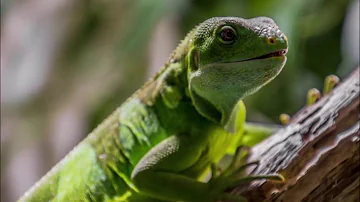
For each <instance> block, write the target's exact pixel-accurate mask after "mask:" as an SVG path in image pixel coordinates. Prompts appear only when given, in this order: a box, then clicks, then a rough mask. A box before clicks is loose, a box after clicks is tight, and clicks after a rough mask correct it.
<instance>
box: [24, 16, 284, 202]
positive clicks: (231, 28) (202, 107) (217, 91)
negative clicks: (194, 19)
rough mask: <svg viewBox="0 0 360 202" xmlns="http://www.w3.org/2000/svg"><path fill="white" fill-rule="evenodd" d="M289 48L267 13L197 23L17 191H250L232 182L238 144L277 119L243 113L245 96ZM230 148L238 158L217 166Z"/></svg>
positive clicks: (121, 195) (215, 196)
mask: <svg viewBox="0 0 360 202" xmlns="http://www.w3.org/2000/svg"><path fill="white" fill-rule="evenodd" d="M287 48H288V45H287V38H286V36H285V35H284V34H283V33H282V32H281V31H280V30H279V28H278V26H277V25H276V23H275V22H274V21H273V20H272V19H270V18H267V17H257V18H252V19H243V18H239V17H215V18H211V19H208V20H206V21H205V22H203V23H200V24H199V25H198V26H196V27H195V28H194V29H193V30H192V31H190V32H189V33H188V35H187V36H186V38H185V39H184V40H183V41H182V42H181V43H180V44H179V46H178V47H177V48H176V50H175V51H174V52H173V54H172V55H171V57H170V59H169V60H168V61H167V62H166V63H165V65H164V66H163V67H162V68H160V70H159V72H158V73H157V74H156V75H155V76H154V77H153V78H152V79H151V80H150V81H148V82H147V83H146V84H145V85H144V86H143V87H142V88H141V89H139V90H138V91H137V92H136V93H134V95H133V96H131V97H130V98H129V99H128V100H127V101H126V102H125V103H123V104H122V105H121V106H120V107H119V108H118V109H117V110H116V111H114V112H113V113H112V114H111V115H110V116H109V117H108V118H107V119H105V120H104V121H103V123H101V124H100V125H99V126H98V127H97V128H96V129H95V130H94V131H93V132H92V133H90V134H89V135H88V136H87V137H86V138H85V139H84V140H83V141H82V142H81V143H79V145H78V146H76V147H75V148H74V149H73V151H71V152H70V153H69V154H68V155H67V156H66V157H65V158H64V159H63V160H62V161H61V162H59V163H58V164H57V165H56V166H55V167H54V168H53V169H52V170H51V171H49V173H48V174H46V175H45V176H44V177H43V178H42V179H41V180H40V181H39V182H37V183H36V184H35V185H34V186H33V187H32V188H31V189H30V190H29V191H28V192H26V193H25V195H24V196H23V197H22V198H20V199H19V201H36V202H38V201H53V202H55V201H56V202H75V201H76V202H77V201H83V202H87V201H92V202H107V201H122V202H125V201H128V202H131V201H136V202H145V201H149V202H150V201H189V202H190V201H191V202H202V201H203V202H211V201H217V200H221V199H232V201H244V200H245V199H244V198H243V197H241V196H237V195H232V194H230V193H227V192H225V190H226V189H228V188H231V187H234V186H236V184H238V183H240V182H242V180H243V179H244V178H243V177H239V176H238V173H239V172H240V171H241V170H239V169H237V167H238V164H239V162H238V161H239V158H237V156H238V155H239V153H240V152H239V151H240V149H237V148H238V147H241V146H242V145H246V146H252V145H254V144H256V143H257V142H260V141H261V140H263V139H264V138H266V137H267V136H269V135H270V134H272V132H273V129H272V128H267V127H263V126H258V125H251V124H247V123H245V116H246V111H245V106H244V104H243V102H242V101H241V100H242V99H243V98H244V97H246V96H248V95H250V94H252V93H255V92H256V91H257V90H259V89H260V88H261V87H263V86H264V85H265V84H267V83H268V82H270V81H271V80H272V79H274V78H275V77H276V76H277V75H278V74H279V73H280V71H281V70H282V68H283V67H284V65H285V62H286V56H285V54H286V52H287ZM225 154H235V156H234V161H233V162H232V163H231V164H230V166H229V168H228V169H226V170H225V171H224V172H223V173H221V174H216V172H215V170H216V169H215V168H216V164H217V163H218V162H219V160H220V159H221V158H222V157H223V156H224V155H225ZM249 165H252V164H249ZM236 166H237V167H236ZM210 170H212V171H213V172H212V177H211V179H210V181H208V182H206V181H204V179H203V177H204V176H206V174H207V173H208V171H210ZM248 179H249V176H247V180H248ZM253 179H272V180H282V179H283V178H282V177H281V176H280V175H276V174H274V175H268V176H253Z"/></svg>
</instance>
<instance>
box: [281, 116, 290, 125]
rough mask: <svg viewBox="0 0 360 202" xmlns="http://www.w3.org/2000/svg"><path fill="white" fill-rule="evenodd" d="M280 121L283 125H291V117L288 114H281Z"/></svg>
mask: <svg viewBox="0 0 360 202" xmlns="http://www.w3.org/2000/svg"><path fill="white" fill-rule="evenodd" d="M279 120H280V123H281V124H282V125H288V124H289V123H290V120H291V117H290V115H288V114H280V116H279Z"/></svg>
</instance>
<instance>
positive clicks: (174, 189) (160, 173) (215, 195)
mask: <svg viewBox="0 0 360 202" xmlns="http://www.w3.org/2000/svg"><path fill="white" fill-rule="evenodd" d="M194 141H199V142H194ZM203 142H204V140H201V138H200V139H199V140H198V139H196V140H194V139H193V138H189V137H187V136H176V135H175V136H171V137H169V138H167V139H165V140H164V141H162V142H161V143H159V144H158V145H156V146H155V147H154V148H152V149H151V150H150V151H149V152H148V153H147V154H145V156H144V157H143V158H142V159H141V160H140V161H139V162H138V164H137V165H136V166H135V168H134V171H133V173H132V181H133V183H134V184H135V185H136V187H137V188H138V190H139V191H140V192H141V193H144V194H146V195H148V196H149V197H153V198H156V199H161V200H166V201H188V202H195V201H196V202H211V201H217V200H221V199H231V201H237V202H244V201H245V200H244V198H243V197H240V196H236V195H231V194H229V193H226V192H225V190H226V189H228V188H232V187H233V186H234V185H237V184H239V183H244V182H248V181H252V179H254V180H256V179H275V178H274V176H251V177H250V178H249V177H246V178H238V177H237V178H235V174H236V176H237V174H238V173H239V171H241V169H240V170H239V169H235V170H234V172H225V173H227V174H226V175H225V174H220V175H218V176H216V174H214V176H213V177H212V179H211V180H210V181H209V182H207V183H206V182H201V181H198V180H196V179H195V177H194V176H196V172H198V171H199V172H202V170H198V166H199V164H200V165H201V164H202V161H201V159H200V157H201V155H202V154H203V152H204V151H206V143H205V144H203V145H201V144H202V143H203ZM194 145H196V146H194ZM199 145H200V146H199ZM237 151H238V152H237V154H236V155H235V157H236V158H237V157H238V156H239V155H240V153H241V152H240V149H238V150H237ZM251 165H252V164H251ZM244 167H246V166H244ZM244 167H243V168H244ZM212 168H213V169H215V166H212ZM243 168H242V169H243ZM231 169H232V168H231ZM185 173H187V174H185ZM189 173H193V174H189ZM214 173H215V172H214ZM242 179H243V180H242ZM276 179H280V177H278V178H276Z"/></svg>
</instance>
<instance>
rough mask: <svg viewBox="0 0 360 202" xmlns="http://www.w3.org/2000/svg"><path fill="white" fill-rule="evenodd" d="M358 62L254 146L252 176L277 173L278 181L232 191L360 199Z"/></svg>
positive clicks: (275, 200) (283, 197) (252, 195)
mask: <svg viewBox="0 0 360 202" xmlns="http://www.w3.org/2000/svg"><path fill="white" fill-rule="evenodd" d="M359 74H360V70H359V67H357V68H356V70H355V71H354V72H353V73H352V74H351V75H350V76H349V77H348V78H347V79H346V80H345V81H344V82H342V83H341V84H339V86H338V87H336V88H335V89H334V90H333V91H332V92H331V93H330V94H329V95H327V96H325V97H323V98H322V99H321V100H319V101H318V102H317V103H316V104H314V105H311V106H308V107H305V108H304V109H302V110H301V111H300V112H299V113H297V114H296V115H295V116H294V118H293V119H292V121H291V123H290V124H289V125H288V126H287V127H285V128H284V129H282V130H280V131H279V132H277V133H276V134H274V135H273V136H271V137H270V138H268V139H266V140H265V141H264V142H262V143H260V144H259V145H256V146H255V147H254V148H253V149H252V151H251V155H250V158H249V161H254V160H260V164H259V166H258V167H256V168H252V170H248V172H249V173H251V174H253V175H258V174H270V173H281V174H282V175H283V176H284V177H285V179H286V181H285V183H283V184H280V183H275V182H271V181H257V182H253V183H252V184H250V186H246V187H245V186H243V187H237V188H236V189H234V190H233V192H235V193H237V194H241V195H243V196H246V198H247V199H248V200H249V201H250V202H258V201H272V202H297V201H326V202H328V201H339V202H342V201H344V202H345V201H346V202H354V201H357V202H359V201H360V197H359V194H360V191H359V190H360V187H359V186H360V164H359V159H360V158H359V157H360V153H359V152H360V149H359V148H360V132H359V127H360V125H359V124H360V121H359V103H360V102H359V101H360V99H359V88H360V84H359V78H360V77H359Z"/></svg>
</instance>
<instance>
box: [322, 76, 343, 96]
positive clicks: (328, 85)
mask: <svg viewBox="0 0 360 202" xmlns="http://www.w3.org/2000/svg"><path fill="white" fill-rule="evenodd" d="M339 83H340V79H339V77H337V76H335V75H329V76H327V77H326V78H325V81H324V88H323V95H327V94H329V93H330V92H331V90H332V89H334V88H335V87H336V86H337V85H338V84H339Z"/></svg>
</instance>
